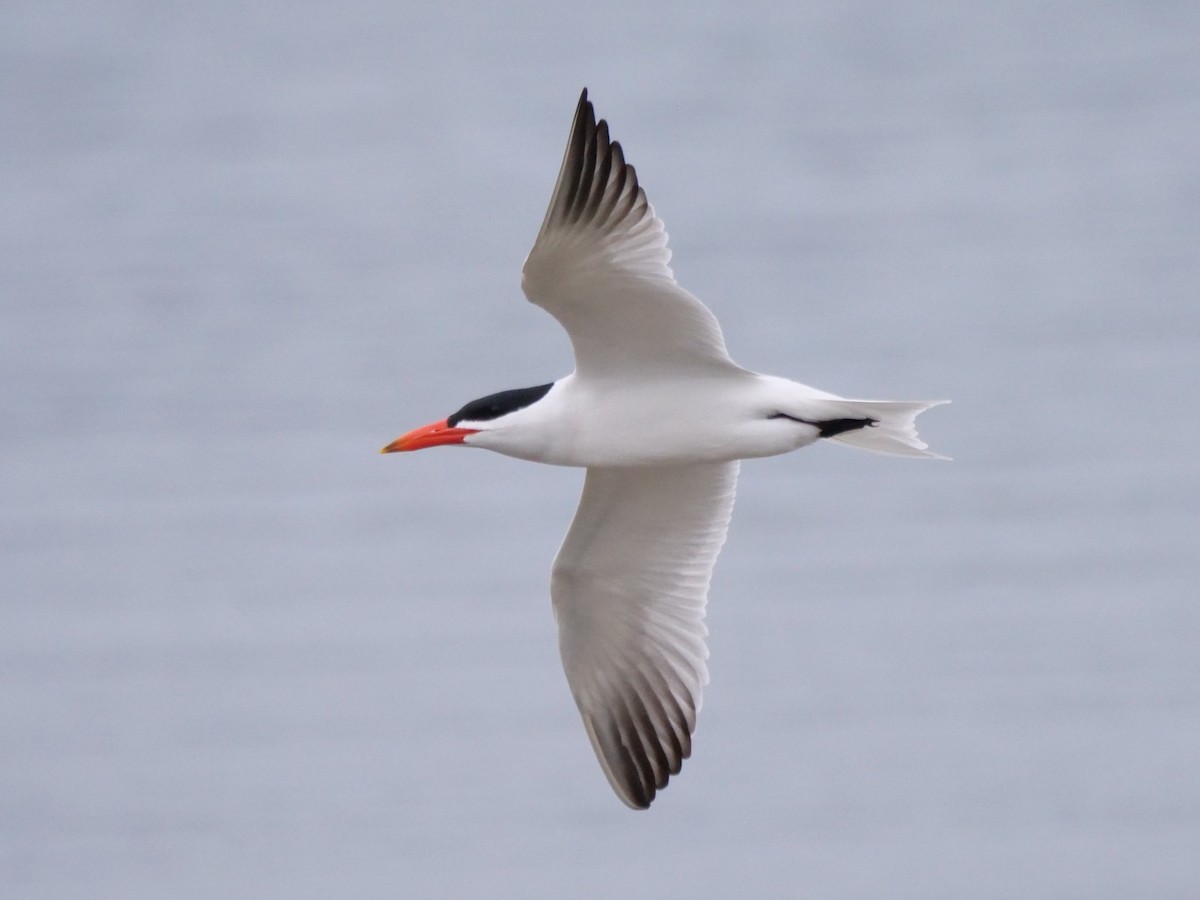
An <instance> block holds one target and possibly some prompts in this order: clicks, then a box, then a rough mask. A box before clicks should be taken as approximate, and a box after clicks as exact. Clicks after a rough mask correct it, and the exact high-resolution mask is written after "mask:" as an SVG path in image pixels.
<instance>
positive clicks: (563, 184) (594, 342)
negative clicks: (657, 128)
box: [521, 89, 734, 377]
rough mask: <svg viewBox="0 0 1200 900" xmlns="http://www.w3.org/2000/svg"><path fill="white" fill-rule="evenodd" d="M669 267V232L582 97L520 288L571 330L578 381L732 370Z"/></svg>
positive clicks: (712, 323) (705, 316)
mask: <svg viewBox="0 0 1200 900" xmlns="http://www.w3.org/2000/svg"><path fill="white" fill-rule="evenodd" d="M670 259H671V251H670V250H668V249H667V232H666V229H665V228H664V227H663V223H662V221H661V220H660V219H659V218H658V217H657V216H655V215H654V209H653V208H652V207H651V206H650V203H649V202H648V201H647V200H646V193H645V191H643V190H642V189H641V187H639V186H638V180H637V173H636V172H635V171H634V169H633V166H631V165H629V164H628V163H626V162H625V155H624V153H623V152H622V151H621V145H620V144H619V143H617V142H616V141H612V140H609V136H608V123H607V122H605V121H604V120H603V119H601V120H600V121H599V122H597V121H596V113H595V110H594V109H593V108H592V104H591V103H590V102H589V101H588V98H587V90H586V89H585V90H584V92H583V94H582V96H580V98H579V106H578V107H577V108H576V110H575V122H574V124H572V126H571V135H570V138H569V139H568V141H567V151H566V155H565V156H564V157H563V164H562V169H561V170H560V171H559V174H558V183H557V184H556V185H555V187H554V195H553V196H552V197H551V198H550V208H549V209H548V210H547V211H546V219H545V221H544V222H543V223H542V230H541V231H540V232H539V233H538V237H537V241H536V242H535V243H534V245H533V249H532V250H531V251H530V252H529V257H528V258H527V259H526V260H525V268H524V270H523V273H522V274H523V277H522V282H521V286H522V288H523V289H524V291H525V295H526V296H527V297H529V299H530V300H531V301H532V302H534V303H536V304H537V305H538V306H540V307H542V308H543V309H545V310H546V311H547V312H549V313H550V314H551V315H552V316H554V318H556V319H558V321H559V322H561V323H562V326H563V327H564V328H565V329H566V330H567V334H568V335H570V338H571V343H572V345H573V346H574V348H575V364H576V371H577V372H578V373H579V374H580V375H581V376H583V377H590V376H596V377H604V376H608V375H629V374H643V373H659V372H663V373H670V372H673V371H678V370H686V369H692V370H694V369H711V368H714V367H716V368H730V367H734V366H733V363H732V362H731V361H730V359H729V355H728V353H726V351H725V339H724V338H723V337H722V335H721V327H720V325H718V324H717V320H716V317H715V316H713V314H712V313H711V312H709V310H708V308H707V307H706V306H705V305H704V304H703V303H701V302H700V301H699V300H697V299H696V298H695V297H693V296H692V295H691V294H689V293H688V292H687V291H685V290H684V289H683V288H681V287H680V286H679V285H678V284H677V283H676V281H675V276H674V274H673V273H672V272H671V267H670V266H669V265H668V263H669V262H670Z"/></svg>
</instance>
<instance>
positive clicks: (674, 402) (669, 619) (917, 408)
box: [383, 89, 948, 809]
mask: <svg viewBox="0 0 1200 900" xmlns="http://www.w3.org/2000/svg"><path fill="white" fill-rule="evenodd" d="M670 258H671V251H670V250H668V249H667V233H666V230H665V229H664V227H663V223H662V221H661V220H660V219H659V218H658V217H657V216H656V215H655V214H654V209H653V208H652V207H651V206H650V203H649V202H648V201H647V200H646V194H645V192H644V191H643V190H642V188H641V187H639V186H638V180H637V175H636V173H635V172H634V169H633V166H631V165H629V164H628V163H626V162H625V154H624V152H623V151H622V150H621V145H620V144H619V143H617V142H616V141H613V140H610V138H609V133H608V124H607V123H606V122H605V121H604V120H603V119H601V120H600V121H599V122H597V121H596V114H595V111H594V109H593V107H592V104H591V103H590V102H589V101H588V96H587V90H586V89H585V90H584V91H583V94H582V96H580V98H579V105H578V107H577V108H576V110H575V120H574V123H573V124H572V126H571V133H570V137H569V139H568V142H567V150H566V155H565V157H564V159H563V164H562V168H561V170H560V171H559V175H558V182H557V183H556V184H555V187H554V193H553V195H552V197H551V199H550V208H549V210H548V211H547V212H546V218H545V220H544V221H543V223H542V228H541V231H539V232H538V236H537V240H536V242H535V243H534V245H533V249H532V250H531V251H530V253H529V257H528V258H527V259H526V260H525V267H524V269H523V279H522V288H523V289H524V291H525V295H526V296H527V297H528V298H529V299H530V300H531V301H532V302H533V303H535V304H537V305H538V306H540V307H542V308H543V309H544V310H546V311H547V312H548V313H550V315H552V316H554V318H556V319H557V320H558V321H559V322H560V323H561V324H562V326H563V327H564V328H565V329H566V330H567V334H568V335H569V336H570V338H571V344H572V346H573V347H574V350H575V371H574V372H573V373H572V374H570V375H567V376H566V377H564V378H560V379H559V380H557V381H553V382H551V383H549V384H543V385H539V386H537V387H529V388H519V389H517V390H509V391H501V392H500V393H498V394H491V395H489V396H487V397H482V398H480V399H478V400H472V401H471V402H470V403H468V404H467V405H466V406H464V407H463V408H462V409H460V410H458V412H456V413H454V414H453V415H451V416H449V417H448V418H445V419H442V420H439V421H437V422H434V423H433V424H431V425H426V426H425V427H423V428H418V429H416V430H414V431H410V432H409V433H407V434H405V435H403V436H402V437H400V438H398V439H397V440H395V441H393V442H392V443H391V444H389V445H388V446H387V447H385V448H384V449H383V452H384V453H391V452H395V451H400V450H420V449H422V448H425V447H436V446H439V445H442V444H451V445H462V446H466V447H483V448H485V449H488V450H494V451H496V452H497V453H503V454H505V455H507V456H515V457H517V458H519V459H527V460H533V461H534V462H542V463H551V464H553V465H560V466H580V467H583V468H586V469H587V475H586V478H585V480H584V484H583V496H582V498H581V499H580V501H579V509H578V510H577V511H576V513H575V519H574V521H573V522H572V523H571V528H570V530H569V531H568V532H567V536H566V539H565V540H564V541H563V545H562V548H561V549H560V550H559V552H558V557H557V558H556V559H555V561H554V568H553V572H552V575H551V581H550V594H551V598H552V601H553V607H554V614H555V619H556V620H557V622H558V638H559V650H560V652H561V654H562V661H563V668H564V669H565V670H566V675H567V682H568V683H569V685H570V688H571V693H572V694H573V695H574V697H575V703H576V705H577V706H578V707H579V712H580V714H581V715H582V717H583V724H584V728H586V730H587V734H588V737H589V738H591V742H592V747H593V749H594V750H595V751H596V756H597V758H598V759H599V761H600V766H601V767H602V768H603V770H604V774H605V775H606V776H608V780H609V783H610V784H611V785H612V787H613V790H615V791H616V793H617V796H618V797H620V798H621V800H623V801H624V802H625V803H626V804H628V805H629V806H630V807H633V808H634V809H645V808H647V807H648V806H649V805H650V802H651V801H652V800H653V799H654V796H655V793H656V792H657V791H659V790H661V789H662V788H664V787H665V786H666V784H667V780H668V778H669V777H670V776H671V775H676V774H678V773H679V770H680V766H681V765H682V764H683V760H685V759H686V758H687V757H688V756H689V755H690V753H691V748H692V734H693V732H694V731H695V729H696V715H697V714H698V713H699V711H700V701H701V691H702V689H703V687H704V685H705V684H707V682H708V666H707V659H708V648H707V645H706V643H705V637H706V635H707V633H708V632H707V629H706V628H705V625H704V606H705V602H706V599H707V595H708V585H709V579H710V578H711V576H712V571H713V565H714V563H715V562H716V559H717V554H718V553H719V552H720V550H721V545H722V544H723V543H724V542H725V533H726V530H727V527H728V525H729V516H730V512H731V511H732V509H733V496H734V487H735V483H736V480H737V473H738V460H742V459H748V458H751V457H759V456H773V455H775V454H779V453H787V452H789V451H791V450H796V449H798V448H800V447H804V446H807V445H808V444H812V443H814V442H815V441H817V440H820V439H822V438H828V439H830V440H833V441H837V442H839V443H842V444H849V445H851V446H855V447H860V448H863V449H866V450H873V451H876V452H879V453H888V454H896V455H900V456H919V457H934V458H944V457H937V455H936V454H934V453H930V452H929V451H927V450H926V445H925V444H924V443H923V442H922V441H921V440H920V438H919V437H917V432H916V427H915V424H914V420H915V419H916V416H917V414H918V413H920V412H922V411H924V410H926V409H928V408H929V407H931V406H936V405H938V404H939V403H945V402H948V401H944V400H940V401H933V402H921V401H915V402H914V401H907V402H893V401H881V400H849V399H846V398H844V397H839V396H837V395H835V394H829V393H826V392H825V391H820V390H817V389H815V388H811V387H808V386H806V385H803V384H798V383H797V382H794V381H788V380H787V379H785V378H778V377H774V376H771V375H759V374H756V373H754V372H751V371H748V370H746V369H743V368H741V367H740V366H737V365H735V364H734V362H733V361H732V360H731V359H730V358H729V354H728V353H727V352H726V350H725V340H724V338H723V337H722V335H721V329H720V326H719V325H718V324H717V320H716V318H715V317H714V316H713V314H712V313H711V312H709V310H708V308H707V307H705V306H704V304H703V303H701V302H700V301H699V300H697V299H696V298H695V297H693V296H692V295H691V294H689V293H688V292H687V291H685V290H684V289H683V288H682V287H680V286H679V284H678V283H677V282H676V281H675V276H674V274H673V273H672V271H671V268H670V266H669V265H668V263H669V261H670Z"/></svg>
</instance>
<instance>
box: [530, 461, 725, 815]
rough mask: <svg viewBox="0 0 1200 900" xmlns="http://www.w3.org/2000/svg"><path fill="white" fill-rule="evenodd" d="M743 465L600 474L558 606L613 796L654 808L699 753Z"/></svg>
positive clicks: (558, 579) (559, 578)
mask: <svg viewBox="0 0 1200 900" xmlns="http://www.w3.org/2000/svg"><path fill="white" fill-rule="evenodd" d="M737 471H738V464H737V463H736V462H733V463H716V464H711V463H710V464H701V465H689V466H663V467H653V468H590V469H588V471H587V479H586V481H585V482H584V486H583V497H582V498H581V499H580V501H579V509H578V510H577V511H576V513H575V520H574V521H573V522H572V523H571V530H570V531H569V532H568V533H567V537H566V540H565V541H564V542H563V546H562V549H561V550H560V551H559V553H558V558H557V559H556V560H555V562H554V573H553V577H552V579H551V596H552V598H553V600H554V614H555V618H556V619H557V621H558V642H559V649H560V651H561V653H562V659H563V668H564V669H565V670H566V673H567V682H568V683H569V684H570V686H571V693H572V694H573V695H574V696H575V702H576V704H577V705H578V706H579V712H580V714H581V715H582V716H583V724H584V727H585V728H587V733H588V736H589V737H590V738H591V739H592V747H593V748H594V749H595V751H596V756H597V757H598V758H599V760H600V765H601V766H602V767H603V769H604V774H605V775H607V776H608V780H609V783H611V784H612V786H613V790H615V791H616V792H617V795H618V796H619V797H620V798H621V799H622V800H623V801H625V803H627V804H628V805H629V806H631V807H633V808H635V809H645V808H646V807H648V806H649V805H650V801H651V800H653V799H654V794H655V792H656V791H657V790H659V789H661V788H663V787H665V786H666V784H667V779H668V777H669V776H671V775H675V774H678V772H679V768H680V766H681V765H682V764H683V760H685V759H687V757H688V756H689V755H690V754H691V749H692V732H693V731H695V728H696V714H697V713H698V712H699V711H700V701H701V690H702V688H703V687H704V685H705V684H706V683H707V682H708V667H707V665H706V663H705V661H706V660H707V659H708V647H707V645H706V644H705V640H704V639H705V636H706V635H707V633H708V631H707V629H706V628H705V626H704V604H705V600H706V597H707V595H708V583H709V579H710V578H711V576H712V570H713V564H714V563H715V562H716V560H717V554H718V553H720V551H721V545H722V544H724V543H725V532H726V530H727V528H728V526H729V516H730V513H731V512H732V510H733V496H734V489H735V487H736V483H737Z"/></svg>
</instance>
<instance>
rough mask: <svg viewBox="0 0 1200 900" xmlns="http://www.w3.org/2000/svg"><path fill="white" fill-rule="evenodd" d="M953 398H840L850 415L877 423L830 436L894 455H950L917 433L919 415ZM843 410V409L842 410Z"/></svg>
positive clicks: (854, 445) (936, 456)
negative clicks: (937, 451)
mask: <svg viewBox="0 0 1200 900" xmlns="http://www.w3.org/2000/svg"><path fill="white" fill-rule="evenodd" d="M949 402H950V401H949V400H839V401H837V406H838V407H839V408H841V407H844V408H845V410H846V411H845V413H844V415H845V416H846V417H848V418H849V417H853V416H858V417H865V418H869V419H872V420H873V421H874V424H873V425H870V426H867V427H865V428H856V429H854V430H851V431H842V432H840V433H838V434H835V435H830V436H829V440H831V441H837V442H839V443H842V444H849V445H850V446H852V447H858V448H860V449H862V450H869V451H871V452H872V453H886V454H888V455H891V456H917V457H924V458H926V459H949V458H950V457H948V456H942V455H941V454H938V453H934V452H932V451H931V450H929V449H928V448H929V445H928V444H926V443H925V442H924V441H923V440H921V438H920V437H919V436H918V435H917V421H916V420H917V416H918V415H920V414H921V413H923V412H924V411H925V410H927V409H929V408H931V407H934V406H941V405H942V404H943V403H949ZM839 414H842V413H840V410H839Z"/></svg>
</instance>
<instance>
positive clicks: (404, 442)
mask: <svg viewBox="0 0 1200 900" xmlns="http://www.w3.org/2000/svg"><path fill="white" fill-rule="evenodd" d="M552 387H554V384H553V383H550V384H540V385H538V386H537V387H529V388H516V389H514V390H511V391H500V393H498V394H488V395H487V396H486V397H480V398H479V399H478V400H472V401H471V402H470V403H468V404H467V405H466V406H464V407H463V408H462V409H460V410H459V411H458V412H456V413H454V414H453V415H451V416H448V417H447V418H445V419H441V420H439V421H437V422H432V423H430V424H429V425H425V426H422V427H421V428H416V429H414V430H412V431H410V432H408V433H407V434H404V435H401V436H400V437H398V438H396V440H394V441H392V442H391V443H390V444H388V445H387V446H386V447H384V448H383V451H382V452H384V453H397V452H404V451H408V450H423V449H425V448H426V447H437V446H439V445H442V444H464V445H467V446H475V447H484V448H486V449H489V450H498V451H499V452H501V453H504V452H508V453H509V454H510V455H513V456H522V455H524V454H522V453H519V452H514V450H515V449H516V447H515V446H513V447H509V446H507V445H508V444H509V443H513V444H514V445H516V444H520V443H523V442H524V441H523V440H522V438H521V435H525V436H526V437H528V434H527V433H528V432H531V431H536V430H537V429H530V428H529V427H528V426H529V425H531V424H533V423H532V422H526V421H525V420H526V419H529V418H530V417H529V415H528V414H526V415H518V414H519V413H521V412H522V411H525V410H528V409H529V408H530V407H532V406H533V405H534V404H536V403H537V402H538V401H539V400H541V399H542V398H543V397H545V396H546V394H548V393H549V392H550V389H551V388H552ZM522 425H524V426H526V427H521V426H522ZM510 431H511V432H513V433H512V434H509V433H508V432H510ZM513 439H515V440H513Z"/></svg>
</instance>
